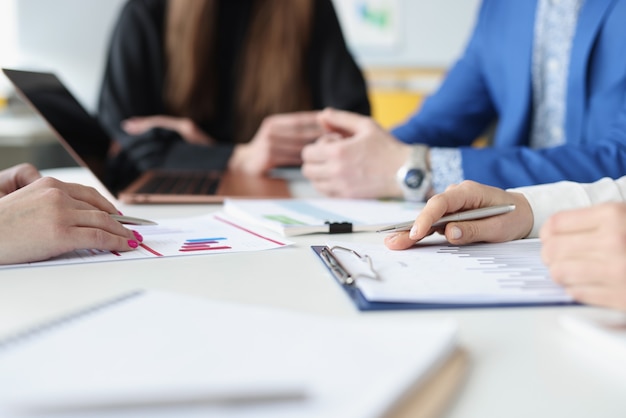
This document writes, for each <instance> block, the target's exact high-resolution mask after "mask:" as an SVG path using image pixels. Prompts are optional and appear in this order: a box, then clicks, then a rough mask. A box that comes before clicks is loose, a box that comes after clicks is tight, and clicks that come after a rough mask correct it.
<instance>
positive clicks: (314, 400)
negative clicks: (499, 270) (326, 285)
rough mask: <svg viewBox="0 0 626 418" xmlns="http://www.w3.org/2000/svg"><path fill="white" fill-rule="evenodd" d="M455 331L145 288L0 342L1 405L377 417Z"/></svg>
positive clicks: (79, 412) (440, 323) (72, 411)
mask: <svg viewBox="0 0 626 418" xmlns="http://www.w3.org/2000/svg"><path fill="white" fill-rule="evenodd" d="M379 321H382V322H379ZM456 332H457V331H456V325H455V323H454V322H452V321H448V320H432V321H427V320H422V321H410V322H409V321H398V322H393V323H389V321H383V320H382V319H380V318H378V319H376V318H356V319H353V320H341V319H337V318H323V317H315V316H308V315H303V314H296V313H291V312H286V311H281V310H273V309H268V308H259V307H250V306H244V305H234V304H227V303H219V302H211V301H207V300H204V299H199V298H193V297H188V296H181V295H176V294H169V293H160V292H137V293H135V294H131V295H126V296H124V297H122V298H120V299H117V300H114V301H109V302H107V303H103V304H102V305H100V306H95V307H91V308H89V309H87V310H85V311H83V312H79V313H77V314H75V315H72V316H70V317H67V318H62V319H61V320H57V321H54V322H51V323H49V324H44V325H43V326H41V327H37V328H36V329H33V330H32V331H29V332H25V333H23V334H22V335H18V336H16V337H14V338H12V339H8V340H5V341H4V342H0V388H2V390H1V391H0V416H3V417H5V416H7V417H8V416H11V417H31V416H48V415H47V414H51V413H53V414H54V416H55V417H57V418H58V417H81V418H84V417H98V418H100V417H103V418H104V417H107V418H108V417H115V418H120V417H139V416H142V417H143V416H150V417H155V416H158V417H176V418H185V417H200V416H201V417H211V416H219V417H224V416H228V417H289V418H292V417H343V418H349V417H377V416H381V415H383V414H385V413H386V412H387V411H389V409H390V408H391V407H392V406H393V405H394V403H395V402H396V401H397V400H398V399H399V398H400V397H401V396H402V395H403V394H405V392H406V391H407V390H408V389H409V388H410V387H412V386H414V385H416V384H419V383H420V382H423V381H424V379H426V378H428V377H429V375H430V374H431V373H432V372H433V371H434V370H437V368H438V367H439V366H441V365H442V364H443V362H445V361H446V359H447V358H448V357H449V356H450V354H451V353H452V352H453V351H454V350H455V348H456Z"/></svg>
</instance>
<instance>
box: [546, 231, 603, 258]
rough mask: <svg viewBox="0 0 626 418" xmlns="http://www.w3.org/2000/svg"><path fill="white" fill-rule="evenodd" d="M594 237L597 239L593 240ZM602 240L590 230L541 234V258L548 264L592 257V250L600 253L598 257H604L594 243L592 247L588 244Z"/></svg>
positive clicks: (600, 243) (599, 242)
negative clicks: (575, 232) (576, 232)
mask: <svg viewBox="0 0 626 418" xmlns="http://www.w3.org/2000/svg"><path fill="white" fill-rule="evenodd" d="M595 238H599V239H597V240H595ZM602 241H603V240H602V237H597V234H593V233H591V232H586V233H578V234H559V235H550V236H549V237H546V236H543V237H542V238H541V242H542V246H541V258H542V260H543V262H544V263H546V264H548V265H551V264H553V263H556V262H561V261H564V260H567V259H576V258H579V257H582V258H583V259H590V258H594V256H593V253H594V252H598V253H600V254H598V256H599V257H600V258H605V257H606V256H605V255H604V254H605V253H604V251H603V250H602V249H600V251H598V247H596V246H595V244H594V246H593V247H592V248H590V246H589V243H590V242H594V243H597V245H603V244H602Z"/></svg>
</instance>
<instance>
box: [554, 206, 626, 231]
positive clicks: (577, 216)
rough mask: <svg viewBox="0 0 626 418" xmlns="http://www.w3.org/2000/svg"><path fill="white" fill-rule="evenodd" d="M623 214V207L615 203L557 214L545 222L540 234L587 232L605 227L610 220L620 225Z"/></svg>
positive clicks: (625, 210) (624, 210)
mask: <svg viewBox="0 0 626 418" xmlns="http://www.w3.org/2000/svg"><path fill="white" fill-rule="evenodd" d="M624 212H626V209H625V205H623V204H615V203H613V204H603V205H599V206H593V207H588V208H581V209H574V210H568V211H563V212H559V213H557V214H555V215H553V216H551V217H550V218H549V219H548V221H546V223H545V225H544V226H543V228H542V233H543V234H544V235H546V234H560V233H574V232H580V231H588V230H592V229H596V228H598V227H599V226H600V225H605V224H606V223H607V222H609V221H610V220H615V221H616V222H618V223H617V224H621V222H619V219H621V218H622V215H623V214H624ZM617 224H616V225H617Z"/></svg>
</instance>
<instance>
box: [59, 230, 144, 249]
mask: <svg viewBox="0 0 626 418" xmlns="http://www.w3.org/2000/svg"><path fill="white" fill-rule="evenodd" d="M67 238H68V239H69V240H70V242H71V247H72V248H71V249H70V250H68V251H73V250H82V249H90V248H93V249H98V250H104V251H129V250H133V249H135V248H138V247H139V244H140V243H139V241H138V240H137V239H136V238H128V237H127V236H126V235H118V234H114V233H111V232H108V231H105V230H102V229H98V228H90V227H73V228H70V230H69V233H68V237H67Z"/></svg>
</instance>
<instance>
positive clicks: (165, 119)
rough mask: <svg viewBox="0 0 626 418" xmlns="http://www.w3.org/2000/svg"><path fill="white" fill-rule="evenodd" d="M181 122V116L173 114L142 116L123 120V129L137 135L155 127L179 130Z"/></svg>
mask: <svg viewBox="0 0 626 418" xmlns="http://www.w3.org/2000/svg"><path fill="white" fill-rule="evenodd" d="M179 122H180V118H175V117H172V116H165V115H155V116H142V117H134V118H130V119H126V120H125V121H122V129H124V130H125V131H126V132H127V133H129V134H134V135H137V134H141V133H144V132H146V131H149V130H150V129H154V128H164V129H170V130H177V129H178V127H179Z"/></svg>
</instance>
